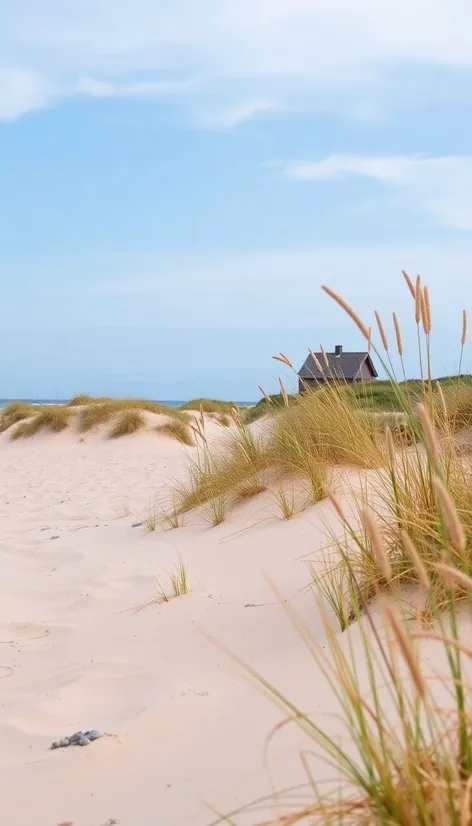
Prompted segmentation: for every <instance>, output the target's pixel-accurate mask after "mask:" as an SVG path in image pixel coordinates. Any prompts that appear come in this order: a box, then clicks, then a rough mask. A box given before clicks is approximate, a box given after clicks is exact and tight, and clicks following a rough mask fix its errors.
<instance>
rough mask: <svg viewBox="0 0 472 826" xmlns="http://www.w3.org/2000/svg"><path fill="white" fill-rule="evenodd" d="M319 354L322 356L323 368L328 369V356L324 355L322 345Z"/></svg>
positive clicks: (324, 351)
mask: <svg viewBox="0 0 472 826" xmlns="http://www.w3.org/2000/svg"><path fill="white" fill-rule="evenodd" d="M320 353H321V355H322V356H323V361H324V363H325V366H326V367H327V368H328V369H329V361H328V356H327V355H326V350H325V349H324V347H323V345H322V344H320ZM322 372H323V371H322Z"/></svg>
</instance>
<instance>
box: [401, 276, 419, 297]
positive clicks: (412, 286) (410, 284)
mask: <svg viewBox="0 0 472 826" xmlns="http://www.w3.org/2000/svg"><path fill="white" fill-rule="evenodd" d="M402 275H403V278H404V279H405V281H406V283H407V286H408V289H409V290H410V293H411V295H412V298H413V299H415V298H416V290H415V285H414V284H413V281H412V280H411V278H410V276H409V275H408V273H407V272H405V270H402Z"/></svg>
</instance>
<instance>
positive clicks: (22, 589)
mask: <svg viewBox="0 0 472 826" xmlns="http://www.w3.org/2000/svg"><path fill="white" fill-rule="evenodd" d="M209 431H210V435H211V436H212V437H213V438H216V434H217V433H218V432H220V431H219V429H218V428H217V426H216V425H214V424H213V425H210V426H209ZM191 452H192V450H190V453H191ZM184 465H185V450H184V449H183V448H182V447H181V446H180V445H179V444H178V443H176V442H175V441H173V440H171V439H169V438H167V437H163V436H158V435H156V434H150V433H141V434H136V435H135V436H131V437H127V438H122V439H120V440H117V441H111V442H110V441H108V440H106V439H104V438H103V437H102V436H100V435H91V436H88V437H87V439H86V440H85V441H80V440H79V437H78V436H77V435H75V434H73V433H72V432H71V431H68V432H65V433H62V434H59V435H46V434H41V435H38V436H36V437H34V438H32V439H29V440H22V441H18V442H15V443H11V442H9V440H8V435H7V434H3V435H2V436H0V514H1V524H2V532H1V536H0V575H1V580H2V600H1V603H0V697H1V700H0V811H1V812H2V815H1V822H2V823H5V824H8V826H56V825H57V824H59V823H62V822H72V823H73V824H74V826H102V825H103V824H105V823H107V822H110V823H112V822H115V821H116V822H119V823H120V824H121V826H154V824H155V826H206V824H209V823H210V822H211V821H212V820H213V819H214V817H215V816H214V815H212V814H211V811H210V809H209V807H208V806H207V805H206V804H207V803H208V804H211V805H213V806H215V807H216V808H218V809H219V811H221V812H223V811H225V812H226V811H228V810H231V809H232V808H233V807H234V808H236V807H237V806H240V805H242V804H244V803H246V802H248V801H250V800H252V799H253V798H255V797H257V796H258V795H261V794H264V793H265V794H267V793H269V792H270V791H271V789H272V788H277V789H278V788H280V787H284V786H288V785H290V784H292V783H293V784H295V783H300V782H304V780H305V779H306V778H305V775H304V774H303V772H302V769H301V764H300V762H299V761H298V760H297V748H298V747H300V748H301V747H302V746H306V745H307V744H306V742H304V741H303V739H302V737H301V736H300V735H299V733H297V731H296V730H294V728H293V727H292V728H289V727H285V728H283V730H281V731H280V732H279V733H278V734H277V736H276V737H275V738H274V739H273V740H272V741H271V744H270V748H269V750H268V753H267V754H265V751H264V749H265V746H266V742H267V737H268V735H269V733H270V731H271V729H272V728H273V726H274V725H276V724H277V723H278V722H279V721H281V720H282V719H283V717H284V716H285V715H284V714H283V713H282V712H281V711H280V710H279V709H277V708H275V707H274V706H273V705H272V704H271V703H270V702H268V700H267V699H266V698H265V697H264V696H262V694H261V693H260V691H259V690H257V689H256V688H255V686H254V684H253V683H251V682H250V681H249V680H248V679H247V677H246V676H244V674H243V671H242V669H241V667H240V666H239V665H237V664H236V663H235V662H234V661H233V660H232V659H231V658H230V657H229V656H228V655H227V654H226V653H224V652H223V651H222V650H221V649H220V648H219V647H218V645H217V644H216V642H215V640H216V641H217V642H219V643H222V644H223V645H225V646H227V647H228V648H229V649H230V650H231V651H232V652H234V653H235V654H237V655H238V656H239V657H241V658H242V659H243V660H244V661H245V662H246V663H248V664H249V665H250V666H252V667H253V668H255V669H256V670H257V671H258V672H260V673H262V674H263V675H264V676H265V677H266V678H267V679H269V680H271V681H273V682H274V683H275V684H276V685H277V687H278V688H279V689H281V690H283V691H285V692H286V693H287V694H288V695H289V696H290V698H291V699H292V700H293V701H294V702H298V703H299V704H300V707H301V708H302V709H303V710H305V711H308V712H311V713H313V714H314V715H317V719H318V721H320V720H321V722H322V724H323V725H325V726H328V727H329V729H330V731H332V732H333V733H334V732H336V731H337V726H338V727H339V723H338V722H337V721H336V718H335V716H334V715H333V714H332V712H333V711H335V710H336V707H335V703H334V699H333V694H332V692H331V691H330V690H329V689H328V687H327V686H326V684H325V682H324V680H323V679H322V678H321V676H320V674H319V672H318V670H317V668H316V666H315V665H314V663H313V661H312V659H311V658H310V657H309V656H308V654H307V652H306V651H305V649H303V647H302V643H301V641H300V638H299V636H297V634H296V632H295V630H294V629H293V627H292V626H291V624H290V623H289V621H288V619H287V616H286V614H285V610H284V607H283V606H282V605H281V604H280V603H278V602H277V599H276V598H275V596H274V593H273V591H272V589H271V586H270V585H269V584H268V582H267V579H266V577H265V575H266V574H267V573H268V574H270V577H271V579H272V581H273V582H275V583H276V584H277V585H278V586H279V587H280V588H281V589H282V590H283V592H284V594H285V595H286V596H288V597H292V599H291V605H292V607H293V608H294V609H295V610H296V611H297V613H298V615H299V616H300V617H301V618H302V619H303V620H304V621H305V622H306V624H307V625H308V627H309V628H310V630H311V632H312V634H313V635H314V636H315V637H317V638H318V639H319V640H320V642H321V644H323V631H322V624H321V620H320V617H319V615H318V612H317V609H316V606H315V604H314V600H313V596H312V594H311V593H309V592H307V591H306V590H305V586H306V585H307V583H308V581H309V576H308V572H307V568H306V564H305V562H304V561H303V560H302V559H301V557H303V556H304V555H307V554H310V555H311V556H312V557H314V558H315V560H316V557H317V554H318V556H319V549H320V548H321V547H322V546H323V545H324V543H325V541H326V527H325V526H326V525H327V524H329V525H331V526H333V525H335V518H334V514H333V510H332V508H331V506H330V505H329V503H327V502H326V501H324V502H321V503H319V504H318V505H316V506H314V507H311V508H309V509H307V510H306V511H304V512H303V513H302V514H300V515H299V516H297V517H296V518H294V519H293V520H291V521H289V522H284V521H281V520H280V519H279V518H277V516H276V513H277V507H276V505H275V504H274V502H273V500H272V499H271V497H270V495H269V494H266V493H265V494H262V495H260V496H258V497H257V498H256V499H255V500H253V501H251V502H248V503H246V504H245V505H244V506H240V507H239V508H238V509H236V510H235V511H234V512H233V513H232V514H231V516H230V518H229V520H228V521H227V522H225V523H224V524H222V525H220V526H219V527H217V528H209V527H208V526H207V525H205V524H204V523H202V522H201V521H199V520H198V519H197V520H196V519H193V520H191V522H190V524H189V525H188V526H187V527H183V528H179V529H177V530H171V531H161V532H154V533H146V532H145V530H144V529H143V528H142V527H132V525H133V523H135V522H136V521H138V519H139V517H137V516H136V515H133V516H126V517H123V516H122V513H123V504H124V503H128V504H129V505H130V506H131V507H132V509H133V511H134V513H135V514H142V513H144V512H145V511H146V510H147V509H148V506H149V503H150V502H153V501H154V499H155V497H156V495H157V496H161V497H162V495H163V491H165V490H166V480H168V478H169V477H174V478H178V477H180V476H181V475H182V474H183V472H184ZM179 554H180V556H181V558H182V560H183V561H184V563H185V564H186V566H187V569H188V573H189V578H190V583H191V586H192V591H191V593H189V594H187V595H185V596H183V597H181V598H179V599H174V600H172V601H171V602H169V603H166V604H161V605H158V604H153V605H149V606H148V607H146V608H144V609H143V610H141V611H139V612H137V613H136V612H134V611H133V609H134V608H135V607H136V606H139V605H141V604H142V603H144V602H145V601H146V600H148V599H150V598H151V597H152V596H153V595H154V593H155V591H154V585H155V581H156V577H158V576H159V577H160V578H161V581H162V582H165V579H166V577H165V573H164V570H165V569H167V570H168V569H169V568H171V567H172V566H173V564H174V563H175V562H176V560H177V557H178V555H179ZM351 638H352V639H353V640H354V642H353V645H354V650H356V646H358V647H359V648H360V647H361V644H360V638H359V633H358V629H356V628H354V629H352V634H351ZM346 639H347V635H343V637H341V640H342V644H345V643H344V641H345V640H346ZM431 660H432V662H435V663H436V662H437V658H436V656H435V654H434V652H433V654H432V655H431ZM90 728H97V729H99V730H101V731H102V732H106V733H108V734H109V735H110V736H108V737H103V738H102V739H100V740H97V741H96V742H94V743H92V744H91V745H89V746H88V747H86V748H79V747H70V748H68V749H64V750H57V751H50V750H49V749H48V747H49V745H50V743H51V741H53V740H55V739H57V738H60V737H63V736H65V735H67V734H70V733H72V732H74V731H75V730H77V729H82V730H85V729H90ZM267 766H268V767H269V769H270V771H268V770H267ZM311 766H312V771H313V774H314V776H315V777H316V778H317V780H322V779H323V778H326V777H329V776H330V773H331V770H330V768H329V766H328V765H327V764H326V761H320V760H314V759H311ZM272 811H273V808H272V806H271V805H269V804H267V805H266V806H265V808H262V809H261V810H260V811H259V812H258V815H257V816H254V815H253V816H252V817H249V816H248V817H243V818H241V819H239V820H238V821H237V822H238V826H239V824H241V825H242V824H244V825H245V826H246V824H254V823H256V822H259V820H263V819H264V816H266V817H267V816H268V815H269V813H270V812H272Z"/></svg>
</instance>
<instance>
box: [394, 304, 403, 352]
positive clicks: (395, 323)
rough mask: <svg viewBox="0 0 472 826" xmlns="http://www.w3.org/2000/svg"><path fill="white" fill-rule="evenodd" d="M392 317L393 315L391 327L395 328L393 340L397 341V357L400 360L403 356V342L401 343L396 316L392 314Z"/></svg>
mask: <svg viewBox="0 0 472 826" xmlns="http://www.w3.org/2000/svg"><path fill="white" fill-rule="evenodd" d="M392 315H393V326H394V327H395V338H396V340H397V350H398V355H399V356H400V358H402V356H403V341H402V332H401V329H400V323H399V321H398V318H397V314H396V313H392Z"/></svg>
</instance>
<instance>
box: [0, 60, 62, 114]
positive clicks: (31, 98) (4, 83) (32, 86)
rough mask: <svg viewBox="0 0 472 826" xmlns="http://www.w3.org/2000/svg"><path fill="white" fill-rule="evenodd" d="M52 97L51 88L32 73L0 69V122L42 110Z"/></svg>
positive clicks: (15, 69) (14, 69)
mask: <svg viewBox="0 0 472 826" xmlns="http://www.w3.org/2000/svg"><path fill="white" fill-rule="evenodd" d="M53 97H54V93H53V89H52V87H51V86H49V85H48V83H47V82H46V81H45V80H44V79H42V78H41V77H40V76H38V75H36V74H35V73H34V72H30V71H27V70H25V69H18V68H1V67H0V120H5V121H9V120H15V119H16V118H18V117H20V116H21V115H24V114H26V112H32V111H34V110H35V109H42V108H43V107H44V106H46V105H47V104H48V103H50V102H51V100H52V99H53Z"/></svg>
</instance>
